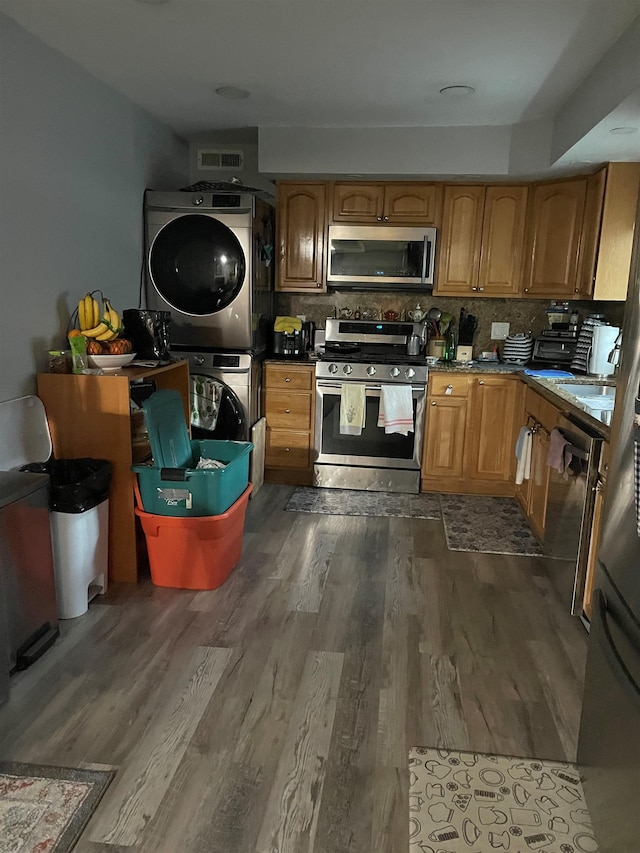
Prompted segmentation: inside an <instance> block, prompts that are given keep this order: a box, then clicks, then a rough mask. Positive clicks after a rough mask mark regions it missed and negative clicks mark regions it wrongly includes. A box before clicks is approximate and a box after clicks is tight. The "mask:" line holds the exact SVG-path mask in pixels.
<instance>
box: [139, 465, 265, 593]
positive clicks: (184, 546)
mask: <svg viewBox="0 0 640 853" xmlns="http://www.w3.org/2000/svg"><path fill="white" fill-rule="evenodd" d="M251 491H252V486H251V484H249V485H248V487H247V488H246V489H245V491H244V492H243V493H242V494H241V495H240V497H239V498H238V500H237V501H236V502H235V503H234V504H232V505H231V507H229V509H228V510H227V511H226V512H225V513H222V515H205V516H199V517H196V518H193V517H190V518H180V517H175V516H167V515H154V514H153V513H150V512H145V511H144V510H143V509H142V500H141V498H140V492H139V490H138V483H137V480H136V482H135V493H136V501H137V503H138V506H137V507H136V515H137V516H138V517H139V518H140V522H141V523H142V530H143V531H144V535H145V539H146V540H147V553H148V555H149V568H150V569H151V580H152V581H153V583H154V584H155V585H156V586H167V587H173V588H174V589H200V590H204V589H217V588H218V587H219V586H220V585H221V584H222V583H224V581H225V580H226V579H227V577H228V576H229V574H230V573H231V570H232V569H233V567H234V566H235V565H236V563H237V562H238V560H239V559H240V554H241V553H242V534H243V532H244V517H245V513H246V510H247V503H248V501H249V495H250V494H251Z"/></svg>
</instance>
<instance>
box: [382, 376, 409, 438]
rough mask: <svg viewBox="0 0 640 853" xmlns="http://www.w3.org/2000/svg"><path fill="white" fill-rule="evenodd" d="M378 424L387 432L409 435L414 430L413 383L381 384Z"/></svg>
mask: <svg viewBox="0 0 640 853" xmlns="http://www.w3.org/2000/svg"><path fill="white" fill-rule="evenodd" d="M378 426H379V427H383V428H384V431H385V433H387V435H389V434H390V433H392V432H398V433H400V434H401V435H408V434H409V433H410V432H413V431H414V428H415V427H414V423H413V394H412V393H411V385H381V386H380V408H379V409H378Z"/></svg>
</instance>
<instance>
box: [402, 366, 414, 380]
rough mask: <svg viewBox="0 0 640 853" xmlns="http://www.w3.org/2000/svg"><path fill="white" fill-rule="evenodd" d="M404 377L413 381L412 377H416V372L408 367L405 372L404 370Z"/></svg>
mask: <svg viewBox="0 0 640 853" xmlns="http://www.w3.org/2000/svg"><path fill="white" fill-rule="evenodd" d="M404 375H405V376H406V377H407V379H413V377H414V376H415V375H416V372H415V370H414V369H413V367H409V368H407V370H405V372H404Z"/></svg>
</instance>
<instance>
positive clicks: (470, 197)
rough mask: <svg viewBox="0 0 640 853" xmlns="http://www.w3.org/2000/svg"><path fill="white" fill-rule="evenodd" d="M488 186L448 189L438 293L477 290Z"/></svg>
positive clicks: (446, 191) (458, 186)
mask: <svg viewBox="0 0 640 853" xmlns="http://www.w3.org/2000/svg"><path fill="white" fill-rule="evenodd" d="M484 197H485V188H484V187H483V186H463V185H449V186H446V187H445V188H444V204H443V209H442V229H441V231H440V239H439V241H438V246H437V249H436V251H437V253H438V259H439V260H438V274H437V279H436V287H435V291H434V293H436V294H451V295H460V294H470V293H472V292H477V289H478V272H479V268H480V247H481V240H482V221H483V216H484Z"/></svg>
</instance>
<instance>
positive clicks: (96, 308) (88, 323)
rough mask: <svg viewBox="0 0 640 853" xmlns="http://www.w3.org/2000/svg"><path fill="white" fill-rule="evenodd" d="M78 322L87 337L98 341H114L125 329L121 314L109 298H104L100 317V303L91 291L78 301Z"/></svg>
mask: <svg viewBox="0 0 640 853" xmlns="http://www.w3.org/2000/svg"><path fill="white" fill-rule="evenodd" d="M78 324H79V326H80V331H81V332H82V334H83V335H84V336H85V338H95V340H97V341H112V340H113V339H114V338H117V337H118V335H120V334H121V333H122V331H123V325H122V321H121V319H120V315H119V314H118V312H117V311H116V310H115V309H114V308H112V307H111V305H110V304H109V300H108V299H103V300H102V317H100V303H99V302H98V300H97V299H95V298H94V297H93V296H92V295H91V294H90V293H87V294H85V295H84V296H83V297H82V299H81V300H80V301H79V302H78Z"/></svg>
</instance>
